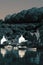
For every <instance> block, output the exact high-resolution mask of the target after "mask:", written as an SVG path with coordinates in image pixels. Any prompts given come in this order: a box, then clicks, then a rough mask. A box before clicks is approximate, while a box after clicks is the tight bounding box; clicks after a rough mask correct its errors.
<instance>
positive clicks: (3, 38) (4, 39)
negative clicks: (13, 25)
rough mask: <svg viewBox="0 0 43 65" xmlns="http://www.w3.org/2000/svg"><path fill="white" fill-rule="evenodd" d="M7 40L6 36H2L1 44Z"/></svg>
mask: <svg viewBox="0 0 43 65" xmlns="http://www.w3.org/2000/svg"><path fill="white" fill-rule="evenodd" d="M5 41H7V39H6V38H5V36H3V37H2V39H1V44H3V42H5Z"/></svg>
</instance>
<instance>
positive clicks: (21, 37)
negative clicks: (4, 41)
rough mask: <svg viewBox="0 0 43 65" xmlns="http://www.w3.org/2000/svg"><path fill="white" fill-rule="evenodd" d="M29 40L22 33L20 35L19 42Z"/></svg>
mask: <svg viewBox="0 0 43 65" xmlns="http://www.w3.org/2000/svg"><path fill="white" fill-rule="evenodd" d="M27 41H28V40H25V38H24V37H23V35H21V36H20V37H19V43H22V42H27Z"/></svg>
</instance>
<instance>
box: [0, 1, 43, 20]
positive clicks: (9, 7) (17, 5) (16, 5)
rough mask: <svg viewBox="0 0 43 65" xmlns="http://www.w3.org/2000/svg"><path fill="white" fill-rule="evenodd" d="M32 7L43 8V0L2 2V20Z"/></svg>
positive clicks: (0, 10)
mask: <svg viewBox="0 0 43 65" xmlns="http://www.w3.org/2000/svg"><path fill="white" fill-rule="evenodd" d="M32 7H43V0H0V19H1V18H2V19H3V18H4V17H5V16H6V15H8V14H12V13H17V12H19V11H21V10H24V9H29V8H32Z"/></svg>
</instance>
